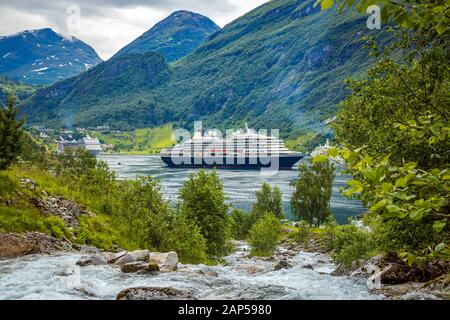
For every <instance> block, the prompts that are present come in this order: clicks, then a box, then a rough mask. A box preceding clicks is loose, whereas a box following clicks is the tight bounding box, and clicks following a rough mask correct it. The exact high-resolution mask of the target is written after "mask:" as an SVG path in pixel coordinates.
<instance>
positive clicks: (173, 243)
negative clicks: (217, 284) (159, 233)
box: [162, 213, 208, 263]
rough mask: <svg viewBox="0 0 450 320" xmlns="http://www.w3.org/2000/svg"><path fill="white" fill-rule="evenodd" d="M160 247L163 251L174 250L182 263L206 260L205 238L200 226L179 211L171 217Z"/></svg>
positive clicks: (203, 261)
mask: <svg viewBox="0 0 450 320" xmlns="http://www.w3.org/2000/svg"><path fill="white" fill-rule="evenodd" d="M162 248H163V250H164V251H176V252H177V253H178V256H179V257H180V261H181V262H182V263H205V262H208V256H207V254H206V248H207V245H206V240H205V238H204V237H203V235H202V234H201V229H200V227H198V226H197V225H196V224H195V223H193V222H192V221H190V220H189V219H187V218H186V217H185V216H184V215H183V214H180V213H175V215H174V216H173V217H171V220H170V223H169V230H168V231H167V234H166V235H165V238H164V241H163V245H162Z"/></svg>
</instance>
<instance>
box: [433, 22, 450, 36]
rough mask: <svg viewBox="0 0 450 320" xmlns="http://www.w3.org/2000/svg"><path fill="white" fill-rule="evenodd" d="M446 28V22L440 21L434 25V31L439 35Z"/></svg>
mask: <svg viewBox="0 0 450 320" xmlns="http://www.w3.org/2000/svg"><path fill="white" fill-rule="evenodd" d="M446 29H447V24H446V23H440V24H438V25H437V26H436V32H437V33H438V34H439V35H442V34H443V33H444V32H445V30H446Z"/></svg>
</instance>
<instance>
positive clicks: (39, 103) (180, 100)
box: [23, 0, 384, 137]
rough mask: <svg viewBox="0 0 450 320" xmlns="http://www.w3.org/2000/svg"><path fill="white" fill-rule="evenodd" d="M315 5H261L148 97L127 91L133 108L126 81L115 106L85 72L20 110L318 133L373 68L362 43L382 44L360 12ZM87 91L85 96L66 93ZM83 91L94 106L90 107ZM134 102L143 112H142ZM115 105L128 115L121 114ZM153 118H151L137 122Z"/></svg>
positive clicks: (51, 117) (131, 123) (296, 0)
mask: <svg viewBox="0 0 450 320" xmlns="http://www.w3.org/2000/svg"><path fill="white" fill-rule="evenodd" d="M314 3H315V0H273V1H270V2H267V3H265V4H263V5H262V6H260V7H258V8H256V9H255V10H253V11H251V12H249V13H248V14H246V15H244V16H243V17H241V18H239V19H237V20H235V21H233V22H231V23H230V24H228V25H227V26H226V27H224V28H223V29H222V30H220V31H218V32H216V33H214V34H213V35H211V36H210V37H208V38H207V39H206V40H205V41H204V42H203V43H202V44H201V45H200V46H199V47H198V48H197V49H196V50H195V51H194V52H193V53H191V54H190V55H189V56H187V57H186V58H184V59H181V60H179V61H177V62H175V63H173V64H172V65H171V66H170V67H169V68H170V72H168V73H169V75H168V76H167V78H165V79H164V81H162V82H159V83H158V84H157V85H156V86H154V87H153V88H152V89H151V90H143V91H141V92H139V93H138V94H132V93H130V94H128V95H127V100H126V101H124V100H123V97H122V96H121V93H122V92H127V86H128V84H127V83H124V86H125V88H120V91H119V92H116V91H115V90H110V92H109V95H108V97H107V101H108V102H109V105H108V106H109V107H108V108H105V107H104V105H105V101H102V100H101V99H100V98H98V97H96V95H95V92H92V91H89V90H92V88H81V87H80V85H79V84H80V81H81V79H82V78H83V77H85V76H87V75H81V76H80V78H79V79H78V80H76V81H74V80H68V81H66V82H63V84H55V85H54V86H52V87H50V88H47V89H42V90H39V91H37V93H36V94H34V95H33V96H32V97H30V98H29V99H27V100H25V101H24V103H23V108H24V110H26V113H27V115H28V117H27V118H28V120H29V121H31V122H39V123H41V122H43V123H52V124H53V125H61V124H64V121H62V119H64V118H65V116H64V115H65V114H67V110H68V108H69V109H70V112H73V114H74V117H73V119H74V123H73V124H74V125H77V126H93V125H102V124H106V123H108V124H109V125H111V126H116V127H118V128H120V127H121V126H123V125H124V124H126V125H127V126H128V127H139V126H141V125H142V124H143V122H145V123H148V124H155V125H156V124H159V123H164V122H173V123H174V124H175V126H183V127H185V128H188V129H192V127H191V126H190V125H191V124H192V122H193V121H194V120H203V121H204V124H205V125H207V126H214V127H216V128H218V129H222V130H223V129H224V128H230V127H238V126H243V124H244V122H248V124H249V125H250V126H252V127H255V128H267V129H271V128H279V129H280V134H281V135H282V136H283V137H286V136H288V135H289V136H297V135H300V134H304V133H306V132H310V131H316V130H319V129H320V128H321V127H320V123H321V122H322V121H323V120H325V119H328V118H329V117H331V116H332V115H333V114H334V113H335V112H336V109H337V107H336V104H337V103H338V102H339V101H341V100H342V99H343V98H344V97H345V95H346V90H345V86H344V84H343V80H344V79H346V78H349V77H363V76H364V75H365V74H366V70H367V69H368V67H369V66H370V65H372V64H373V62H374V60H373V58H371V57H370V56H369V55H368V52H367V50H366V49H364V48H362V46H363V43H362V42H361V41H360V38H361V37H362V36H366V35H374V36H375V37H378V35H379V34H381V32H379V31H377V30H374V31H371V30H368V29H367V27H366V17H365V16H364V15H361V14H359V13H358V12H356V10H355V11H353V10H344V12H343V13H342V14H338V13H337V12H336V11H335V10H326V11H320V8H319V7H320V6H319V7H316V6H314ZM383 41H384V40H383ZM97 68H98V67H97ZM94 69H96V68H94ZM138 72H140V71H138ZM128 76H130V77H131V76H132V74H131V73H128ZM61 86H65V87H67V88H66V91H65V93H62V92H61V93H60V94H59V95H57V96H54V95H48V94H45V95H43V94H42V93H43V92H47V93H48V92H52V90H53V88H58V87H61ZM81 89H83V91H84V92H83V96H81V95H74V94H72V93H70V94H69V92H78V91H80V90H81ZM86 90H88V91H86ZM131 92H133V90H132V91H131ZM85 94H89V95H90V96H92V99H91V100H89V101H86V99H85V97H84V95H85ZM80 99H83V100H82V101H83V102H81V101H80ZM114 101H120V104H119V105H118V106H116V104H115V103H114ZM137 105H141V106H144V107H142V108H143V109H135V108H136V106H137ZM126 106H128V107H126ZM145 106H148V109H145ZM116 108H118V109H122V110H123V109H124V108H126V110H127V112H126V113H119V112H115V109H116ZM37 110H38V111H37ZM88 110H89V112H87V111H88ZM143 110H147V111H148V112H147V113H145V112H143ZM146 114H147V115H149V114H151V117H150V116H148V118H147V119H141V120H140V121H138V122H136V121H135V119H136V118H139V117H141V118H142V117H145V115H146ZM75 119H76V120H75ZM102 121H103V122H102Z"/></svg>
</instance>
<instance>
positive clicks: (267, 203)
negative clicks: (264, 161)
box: [252, 182, 284, 223]
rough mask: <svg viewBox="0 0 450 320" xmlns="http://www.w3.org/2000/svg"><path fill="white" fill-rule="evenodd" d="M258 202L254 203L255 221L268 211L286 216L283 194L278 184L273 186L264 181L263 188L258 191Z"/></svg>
mask: <svg viewBox="0 0 450 320" xmlns="http://www.w3.org/2000/svg"><path fill="white" fill-rule="evenodd" d="M255 194H256V202H255V203H254V204H253V208H252V215H253V216H254V218H253V223H255V222H256V221H258V220H259V219H260V218H261V217H262V216H263V215H264V214H266V213H267V212H269V213H272V214H274V215H275V216H276V217H277V218H279V219H282V218H284V213H283V207H282V194H281V191H280V188H278V187H277V186H275V187H273V188H272V187H271V186H270V185H269V184H268V183H266V182H264V183H263V185H262V187H261V190H260V191H256V193H255Z"/></svg>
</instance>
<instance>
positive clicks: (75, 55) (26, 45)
mask: <svg viewBox="0 0 450 320" xmlns="http://www.w3.org/2000/svg"><path fill="white" fill-rule="evenodd" d="M101 61H102V60H101V59H100V57H99V56H98V55H97V53H96V52H95V50H94V49H92V48H91V47H90V46H89V45H87V44H86V43H84V42H82V41H80V40H78V39H76V38H71V39H67V38H64V37H63V36H61V35H59V34H57V33H56V32H54V31H53V30H52V29H49V28H46V29H39V30H31V31H28V30H27V31H24V32H20V33H18V34H15V35H11V36H3V37H0V74H2V75H4V76H7V77H9V78H11V79H14V80H20V81H23V82H25V83H28V84H32V85H43V84H49V83H52V82H55V81H59V80H62V79H66V78H69V77H72V76H74V75H77V74H79V73H80V72H83V71H86V70H87V69H89V68H91V67H93V66H95V65H97V64H98V63H100V62H101Z"/></svg>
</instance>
